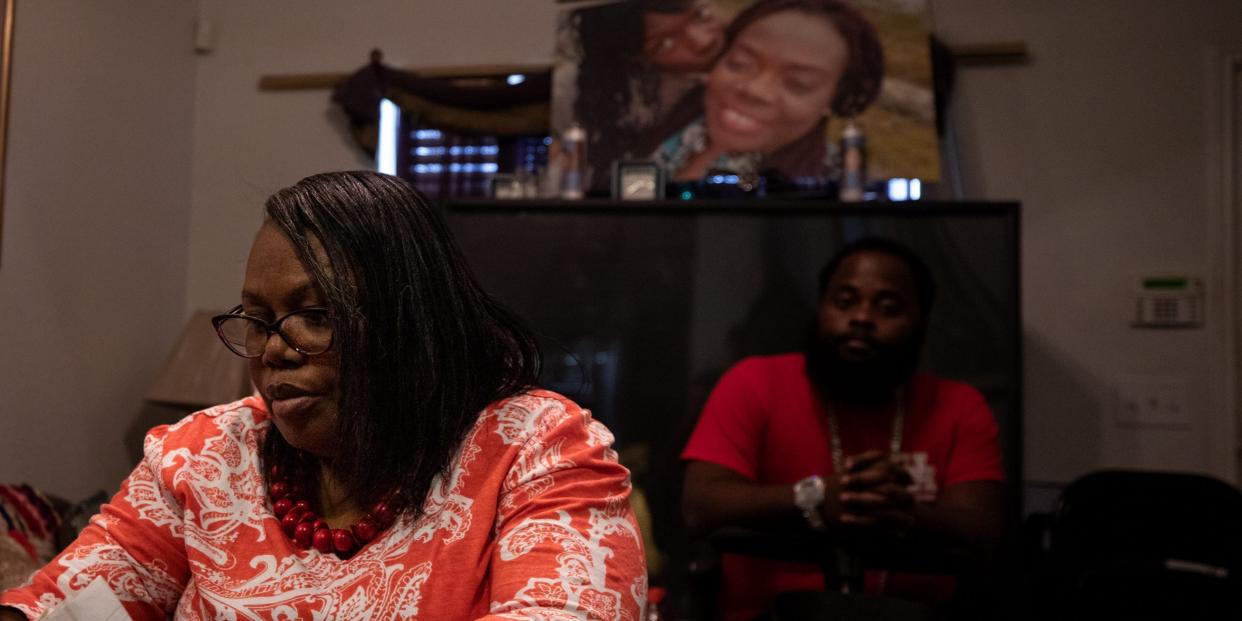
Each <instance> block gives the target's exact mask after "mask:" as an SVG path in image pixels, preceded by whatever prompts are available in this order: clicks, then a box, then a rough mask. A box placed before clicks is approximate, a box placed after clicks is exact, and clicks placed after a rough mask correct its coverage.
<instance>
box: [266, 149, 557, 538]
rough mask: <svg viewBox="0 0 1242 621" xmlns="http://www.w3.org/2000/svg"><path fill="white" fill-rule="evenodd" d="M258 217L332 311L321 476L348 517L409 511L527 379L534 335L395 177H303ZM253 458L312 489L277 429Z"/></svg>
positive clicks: (535, 371)
mask: <svg viewBox="0 0 1242 621" xmlns="http://www.w3.org/2000/svg"><path fill="white" fill-rule="evenodd" d="M266 211H267V218H268V220H269V221H270V222H271V223H272V224H274V225H276V226H277V227H279V229H280V230H281V232H282V233H284V235H285V236H286V237H288V238H289V240H290V241H291V242H292V243H293V246H294V248H295V249H296V250H297V253H298V256H299V258H300V259H301V261H302V263H303V265H305V266H306V267H307V270H308V271H309V272H310V273H311V275H312V278H313V280H314V282H315V284H316V286H317V287H318V288H319V289H320V291H321V293H322V294H323V296H324V298H325V299H326V301H327V304H328V306H329V308H330V309H331V310H332V316H333V329H334V330H335V332H334V341H333V347H334V348H335V349H336V352H337V355H338V356H339V360H340V363H339V365H340V366H339V372H338V373H339V389H340V397H339V403H338V416H337V422H336V431H337V436H338V438H339V444H338V448H337V453H336V455H335V456H334V457H333V461H332V469H333V473H334V475H335V476H336V478H337V480H338V481H339V482H340V483H341V484H343V486H344V487H345V489H348V490H349V492H350V494H351V498H352V499H353V500H354V501H355V502H357V503H358V505H359V506H360V507H363V508H364V509H366V508H369V507H371V506H372V505H373V504H374V503H376V502H377V501H380V500H388V504H389V506H390V507H391V508H392V509H393V510H394V511H396V512H397V513H406V514H414V515H417V514H418V513H419V512H420V511H421V508H422V505H423V502H424V501H425V500H426V498H427V495H428V493H429V491H430V489H431V485H432V482H433V480H434V478H435V477H436V475H439V474H442V473H445V472H446V470H447V469H448V467H449V463H450V461H451V460H452V459H453V456H454V454H455V453H456V452H457V450H458V448H459V446H460V445H461V443H462V441H463V439H464V438H465V436H466V434H467V432H468V431H469V430H470V428H471V426H472V425H474V423H475V421H476V420H477V418H478V415H479V413H480V411H481V410H482V409H483V408H484V407H485V406H487V405H488V404H489V403H491V402H493V401H496V400H497V399H501V398H504V397H508V396H512V395H514V394H517V393H519V392H521V391H523V390H525V389H526V388H528V387H530V386H531V385H533V384H534V383H535V381H536V379H537V378H538V375H539V364H540V359H539V350H538V348H537V346H536V344H535V341H534V338H533V337H532V336H531V334H530V333H529V332H528V331H527V330H526V329H525V328H524V327H523V326H522V325H521V322H520V321H519V320H518V319H517V318H516V316H514V315H513V314H512V313H511V312H509V311H508V310H507V309H505V308H504V307H503V306H501V304H500V303H499V302H497V301H496V300H494V299H493V298H492V297H490V296H489V295H487V294H486V293H485V292H484V291H483V290H482V289H481V288H480V287H479V285H478V283H477V282H476V281H475V279H474V277H473V275H472V274H471V272H470V270H469V268H468V267H467V265H466V261H465V259H464V257H463V256H462V254H461V251H460V250H459V249H458V247H457V244H456V242H455V241H454V240H453V237H452V235H451V234H450V232H449V230H448V228H447V226H446V225H445V223H444V221H443V219H442V218H441V217H440V215H439V214H438V212H437V210H436V208H435V207H434V206H432V205H431V204H430V203H429V202H428V201H427V200H426V199H425V198H424V197H423V196H422V195H421V194H419V192H418V191H417V190H415V189H414V188H413V187H412V186H410V185H409V184H408V183H406V182H405V181H402V180H400V179H398V178H396V177H391V176H388V175H382V174H378V173H374V172H366V171H359V172H335V173H325V174H320V175H315V176H312V177H307V178H305V179H303V180H301V181H299V182H297V183H296V184H294V185H292V186H290V187H287V188H285V189H282V190H280V191H278V192H276V193H275V194H273V195H272V196H271V198H269V199H268V200H267V204H266ZM262 451H263V460H264V463H265V464H269V465H271V464H278V465H280V466H281V468H282V469H284V468H287V469H288V470H289V471H292V472H301V473H302V474H303V476H301V477H300V478H301V479H302V481H303V483H304V484H307V485H313V483H314V479H313V477H307V476H305V475H307V474H310V473H307V472H306V471H305V470H306V469H305V466H300V465H299V464H304V462H305V461H306V460H307V457H306V456H304V455H302V454H301V453H300V452H299V451H298V450H297V449H295V448H293V447H292V446H290V445H289V444H288V443H287V442H285V440H284V438H283V437H281V435H280V434H279V433H268V434H267V437H266V439H265V441H264V444H263V449H262ZM269 470H270V468H264V471H265V476H268V475H269V474H270V473H269Z"/></svg>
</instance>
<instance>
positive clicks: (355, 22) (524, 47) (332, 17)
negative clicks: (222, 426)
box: [186, 0, 556, 310]
mask: <svg viewBox="0 0 1242 621" xmlns="http://www.w3.org/2000/svg"><path fill="white" fill-rule="evenodd" d="M359 6H365V7H366V8H365V9H362V8H359ZM201 10H202V14H203V17H205V18H208V19H211V20H212V21H214V22H215V23H217V24H218V28H217V32H218V37H217V46H216V51H215V52H213V53H212V54H210V55H208V56H204V57H203V58H202V59H201V60H200V62H199V68H198V82H197V84H196V97H195V101H196V103H197V108H196V110H195V117H194V192H193V206H192V209H191V213H190V223H191V230H192V231H193V235H192V236H191V239H190V269H189V290H188V295H187V300H186V309H187V310H192V309H196V308H224V307H227V306H231V305H232V304H233V303H234V301H235V300H236V299H237V296H238V291H239V289H240V288H241V274H242V267H243V263H244V261H245V253H246V251H247V249H248V248H249V246H250V238H251V236H252V235H253V232H254V230H256V229H257V228H258V223H259V221H260V219H261V217H262V205H263V200H264V199H265V198H267V196H268V195H269V194H271V193H272V192H273V191H274V190H276V189H278V188H280V187H283V186H286V185H289V184H291V183H293V182H295V181H297V180H298V179H300V178H302V177H305V176H307V175H310V174H313V173H318V172H323V171H327V170H344V169H356V168H369V167H373V166H374V164H373V162H372V161H370V160H369V159H368V158H367V156H366V155H365V154H363V153H361V151H359V150H358V149H356V148H355V147H354V146H353V143H352V141H351V139H350V138H349V137H348V136H347V134H346V128H345V123H344V121H343V119H342V118H341V117H340V115H339V113H338V111H337V110H336V108H335V106H334V105H333V104H332V103H331V102H330V101H329V93H328V92H326V91H292V92H289V91H287V92H261V91H259V90H258V89H257V88H256V86H255V85H256V83H257V82H258V79H259V76H261V75H265V74H272V73H321V72H329V71H339V72H350V71H354V70H356V69H358V68H360V67H362V66H363V65H364V64H365V63H366V62H367V54H368V52H369V51H370V50H371V48H374V47H378V48H380V49H381V50H383V51H384V60H385V62H387V63H388V64H391V65H393V66H396V67H427V66H443V65H483V64H528V63H548V62H551V40H552V39H551V37H552V31H553V28H554V26H555V19H556V17H555V16H556V5H555V4H554V3H553V2H552V1H551V0H548V1H546V2H545V1H544V0H522V1H511V0H454V1H453V2H439V1H434V0H419V1H410V0H373V1H370V2H366V3H352V2H337V1H334V0H312V1H300V0H299V1H296V2H295V1H292V0H281V1H266V2H245V1H208V2H204V3H203V4H202V9H201Z"/></svg>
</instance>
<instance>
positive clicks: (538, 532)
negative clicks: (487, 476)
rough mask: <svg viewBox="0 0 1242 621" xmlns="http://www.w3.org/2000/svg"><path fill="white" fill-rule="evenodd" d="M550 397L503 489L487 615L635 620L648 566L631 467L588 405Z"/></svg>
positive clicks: (532, 421)
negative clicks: (632, 505) (633, 507)
mask: <svg viewBox="0 0 1242 621" xmlns="http://www.w3.org/2000/svg"><path fill="white" fill-rule="evenodd" d="M547 403H549V404H550V405H549V406H548V407H545V408H543V409H542V410H541V411H538V412H536V413H535V414H534V415H533V416H532V417H531V418H530V421H529V423H528V424H527V427H528V428H533V432H532V433H530V434H529V435H528V436H526V439H525V440H524V441H523V442H522V443H521V446H520V449H519V450H518V451H517V455H516V458H515V459H514V461H513V462H512V465H511V467H510V468H509V471H508V473H507V476H506V480H505V483H504V485H503V487H502V490H501V496H500V507H499V512H498V517H497V524H496V529H497V544H496V547H495V550H494V551H493V554H492V573H491V591H492V603H491V606H490V612H491V614H489V615H488V616H486V617H483V619H487V620H492V619H547V620H560V619H607V620H610V621H611V620H636V619H638V618H639V611H641V610H642V608H643V604H644V603H645V601H646V598H647V571H646V566H645V564H644V557H643V550H642V537H641V535H640V533H639V531H638V526H637V524H636V523H635V521H634V515H633V512H632V511H631V510H630V505H629V493H630V478H629V471H628V470H626V469H625V467H623V466H621V465H620V464H619V463H617V458H616V453H615V452H614V451H613V450H612V448H611V445H612V440H613V437H612V434H611V433H610V432H609V431H608V430H607V428H605V427H604V425H603V424H601V423H599V422H598V421H595V420H594V419H592V418H591V415H590V413H589V412H587V411H585V410H582V409H581V408H578V407H577V406H576V405H574V404H573V403H572V402H568V401H562V400H552V399H549V400H548V401H547Z"/></svg>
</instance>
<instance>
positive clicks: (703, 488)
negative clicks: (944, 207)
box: [682, 238, 1004, 619]
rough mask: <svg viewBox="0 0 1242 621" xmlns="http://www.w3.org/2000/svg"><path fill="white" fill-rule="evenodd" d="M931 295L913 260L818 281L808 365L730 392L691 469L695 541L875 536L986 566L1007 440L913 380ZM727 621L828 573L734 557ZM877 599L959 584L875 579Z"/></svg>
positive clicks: (942, 596) (967, 402)
mask: <svg viewBox="0 0 1242 621" xmlns="http://www.w3.org/2000/svg"><path fill="white" fill-rule="evenodd" d="M934 298H935V283H934V281H933V279H932V276H931V272H930V270H928V268H927V266H926V264H925V263H924V262H923V261H922V259H920V258H919V257H918V255H916V254H914V253H913V252H912V251H910V250H909V249H908V248H906V247H905V246H902V245H900V244H898V243H896V242H893V241H891V240H886V239H880V238H868V239H864V240H860V241H857V242H854V243H852V244H850V245H848V246H846V247H845V248H843V249H842V250H841V251H840V252H839V253H837V255H836V256H834V257H833V258H832V259H831V260H830V261H829V262H828V264H827V265H826V266H825V267H824V269H823V270H822V271H821V273H820V277H819V302H818V308H817V312H816V316H815V319H814V321H812V322H811V325H810V328H809V329H808V331H807V338H806V344H805V347H804V351H803V352H802V353H793V354H783V355H776V356H760V357H753V358H747V359H745V360H742V361H741V362H739V363H738V364H737V365H735V366H734V367H733V368H731V369H730V370H729V371H728V372H726V373H725V375H724V376H723V377H721V379H720V382H719V383H718V384H717V385H716V388H715V389H714V390H713V391H712V394H711V396H710V397H709V399H708V401H707V405H706V406H705V407H704V409H703V413H702V415H701V417H700V419H699V422H698V425H697V427H696V428H695V431H694V434H693V435H692V436H691V439H690V442H689V443H688V444H687V446H686V448H685V450H684V451H683V453H682V459H683V460H685V461H686V462H687V465H686V473H685V488H684V495H683V505H682V509H683V513H684V516H685V518H686V521H687V523H688V525H689V526H690V527H691V529H692V530H694V531H697V532H700V533H706V532H711V531H713V530H715V529H718V528H721V527H726V526H741V527H750V528H760V529H787V528H791V527H792V528H803V529H805V528H811V529H818V530H826V531H833V530H840V529H848V528H870V529H880V530H884V531H887V532H896V533H906V534H910V533H913V534H918V535H921V536H924V537H925V538H931V539H940V540H943V541H944V542H946V543H948V544H954V545H959V546H964V547H966V548H968V549H970V550H972V551H974V552H976V553H977V554H978V555H979V556H981V557H986V556H987V555H988V554H989V553H990V551H991V549H992V548H993V547H994V546H995V545H996V543H997V540H998V539H999V538H1000V534H1001V530H1002V527H1003V526H1002V524H1003V483H1002V480H1003V478H1004V475H1003V470H1002V466H1001V456H1000V449H999V445H998V442H997V426H996V422H995V420H994V418H993V416H992V413H991V410H990V409H989V408H988V406H987V403H986V402H985V401H984V399H983V396H982V395H980V394H979V392H978V391H977V390H975V389H974V388H972V387H970V386H968V385H966V384H963V383H960V382H955V381H950V380H946V379H942V378H938V377H934V376H932V375H928V374H925V373H918V372H916V371H915V369H916V367H917V366H918V361H919V357H920V352H921V349H922V345H923V338H924V335H925V334H926V332H927V327H928V326H927V320H928V316H929V314H930V312H931V307H932V302H933V299H934ZM723 573H724V576H723V579H724V584H723V585H722V587H723V588H722V594H723V604H724V609H725V610H726V611H728V612H727V615H726V618H727V619H749V618H753V617H754V616H755V615H757V614H759V613H761V612H763V610H764V609H765V608H766V607H767V605H768V604H769V603H770V600H771V598H772V597H774V596H775V595H776V594H779V593H782V592H789V591H806V590H822V589H823V588H824V584H823V576H822V574H821V572H820V570H819V568H818V567H816V566H812V565H798V564H791V563H783V562H777V561H768V560H763V559H757V558H749V557H734V556H729V555H726V557H725V559H724V567H723ZM864 578H865V587H866V590H867V591H868V592H872V593H884V594H889V595H896V596H901V597H907V598H909V599H916V600H922V601H933V602H935V601H945V600H946V599H948V596H949V595H951V593H952V589H953V584H954V583H953V581H952V580H944V579H940V580H936V579H929V578H928V577H927V576H912V575H908V574H906V575H903V574H889V573H888V572H867V574H866V575H865V577H864Z"/></svg>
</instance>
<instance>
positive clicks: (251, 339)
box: [211, 306, 332, 358]
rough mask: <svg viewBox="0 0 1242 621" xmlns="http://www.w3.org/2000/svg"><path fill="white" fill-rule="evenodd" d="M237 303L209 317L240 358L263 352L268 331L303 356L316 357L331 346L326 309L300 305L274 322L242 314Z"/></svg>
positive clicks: (218, 332)
mask: <svg viewBox="0 0 1242 621" xmlns="http://www.w3.org/2000/svg"><path fill="white" fill-rule="evenodd" d="M241 311H242V307H241V306H237V307H235V308H233V309H232V310H230V311H229V312H228V313H225V314H223V315H216V316H215V317H212V318H211V325H213V326H215V327H216V334H217V335H219V336H220V340H221V341H224V345H225V346H226V347H228V348H229V351H231V352H233V353H235V354H237V355H238V356H241V357H242V358H258V357H259V356H262V355H263V350H264V349H265V348H266V347H267V341H268V339H269V338H271V336H272V333H273V332H275V333H276V334H279V335H280V338H282V339H284V340H285V342H286V343H288V344H289V347H292V348H293V349H294V350H296V351H297V352H298V353H301V354H304V355H307V356H317V355H319V354H322V353H324V352H326V351H328V349H330V348H331V347H332V317H331V315H330V314H329V312H328V309H326V308H318V307H315V308H303V309H301V310H296V311H293V312H292V313H289V314H288V315H285V316H284V317H281V318H280V319H277V320H276V321H271V322H268V321H263V320H262V319H259V318H257V317H251V316H249V315H244V314H242V312H241Z"/></svg>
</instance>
